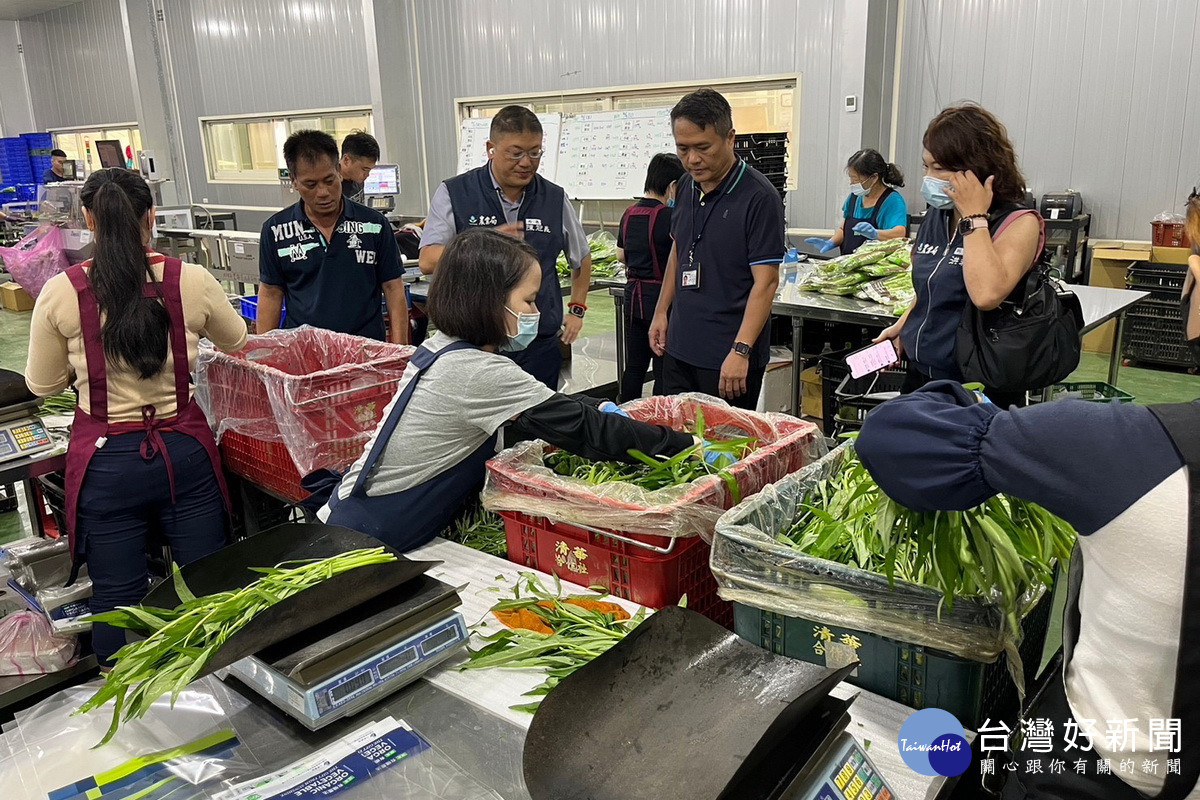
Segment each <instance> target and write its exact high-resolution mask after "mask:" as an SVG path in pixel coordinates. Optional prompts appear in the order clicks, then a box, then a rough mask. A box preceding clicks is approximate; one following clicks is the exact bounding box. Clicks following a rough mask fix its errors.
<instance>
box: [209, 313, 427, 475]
mask: <svg viewBox="0 0 1200 800" xmlns="http://www.w3.org/2000/svg"><path fill="white" fill-rule="evenodd" d="M414 350H415V348H413V347H410V346H407V345H393V344H387V343H386V342H379V341H375V340H374V339H366V338H363V337H361V336H350V335H348V334H344V333H335V332H333V331H327V330H322V329H320V328H313V327H311V326H308V325H302V326H301V327H299V328H292V329H280V330H274V331H271V332H270V333H267V334H263V335H261V336H251V337H250V338H249V341H248V342H247V343H246V347H245V348H244V349H243V350H241V352H238V353H223V352H221V351H220V350H217V349H216V348H214V347H213V346H212V344H211V343H210V342H208V341H201V343H200V352H199V358H198V359H197V361H196V399H197V400H198V401H199V402H200V405H201V407H202V408H203V409H204V413H205V414H207V415H208V421H209V423H210V424H212V425H213V427H214V428H215V429H216V432H217V438H218V440H219V439H220V437H221V436H222V435H223V434H225V433H226V432H228V431H236V432H238V433H240V434H243V435H245V436H249V437H252V438H254V439H257V440H259V441H264V442H279V443H282V444H284V445H285V446H286V447H287V450H288V453H289V454H290V455H291V457H292V460H293V461H294V462H295V464H296V468H297V470H298V471H299V473H300V474H301V475H306V474H308V473H309V472H312V471H313V470H316V469H319V468H322V467H331V468H341V467H346V466H348V465H349V464H350V463H352V462H353V461H354V459H355V458H357V457H358V455H359V454H360V453H361V452H362V448H363V447H364V446H365V444H366V442H367V441H368V440H369V439H370V437H371V433H372V432H373V431H374V430H375V425H376V424H377V423H378V421H379V418H380V417H381V416H382V415H383V410H384V408H385V407H386V406H387V404H388V403H389V402H390V401H391V399H392V396H393V395H394V394H395V393H396V386H397V385H398V384H399V382H400V378H401V376H403V375H404V370H405V368H406V367H407V366H408V359H409V357H410V356H411V355H412V353H413V352H414Z"/></svg>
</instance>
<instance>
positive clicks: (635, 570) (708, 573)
mask: <svg viewBox="0 0 1200 800" xmlns="http://www.w3.org/2000/svg"><path fill="white" fill-rule="evenodd" d="M499 514H500V516H501V517H503V518H504V535H505V539H506V541H507V543H508V560H509V561H512V562H514V563H517V564H524V565H525V566H527V567H532V568H534V569H539V570H541V571H542V572H547V573H550V574H551V575H557V576H558V577H559V578H561V579H562V580H564V581H567V582H569V583H575V584H579V585H580V586H588V587H592V586H598V587H603V588H604V589H605V590H607V591H608V593H609V594H611V595H614V596H616V597H621V598H624V599H626V600H631V601H633V602H635V603H640V604H641V605H644V606H648V607H650V608H662V607H663V606H669V605H674V604H676V603H678V602H679V599H680V598H681V597H683V596H684V595H687V607H688V608H689V609H691V610H693V611H695V612H697V613H699V614H703V615H704V616H705V617H708V618H709V619H711V620H712V621H713V622H716V623H718V624H720V625H724V626H725V627H726V628H729V629H730V630H733V604H732V603H727V602H725V601H724V600H722V599H721V598H720V597H719V596H718V595H717V581H716V579H715V578H714V577H713V574H712V570H710V569H709V567H708V554H709V546H708V543H707V542H705V541H704V540H703V539H701V538H699V537H688V538H680V539H671V538H669V537H666V536H645V535H638V534H630V535H628V536H627V537H626V538H629V539H634V540H636V541H639V542H642V543H643V544H644V545H646V546H639V545H636V544H630V543H629V542H623V541H621V540H620V539H615V538H613V537H611V536H606V535H603V534H599V533H595V532H593V531H588V530H584V529H583V528H578V527H575V526H574V525H567V524H563V523H556V522H551V521H550V520H548V519H545V518H543V517H530V516H527V515H525V514H520V513H517V512H514V511H501V512H499ZM621 535H623V536H624V535H625V534H621ZM672 543H673V546H672ZM650 547H657V548H662V549H667V548H670V552H669V553H661V552H656V551H654V550H652V549H649V548H650Z"/></svg>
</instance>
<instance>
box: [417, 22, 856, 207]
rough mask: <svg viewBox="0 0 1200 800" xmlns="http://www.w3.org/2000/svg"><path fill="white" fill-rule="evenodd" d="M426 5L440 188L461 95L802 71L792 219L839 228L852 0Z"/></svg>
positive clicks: (423, 62) (423, 28)
mask: <svg viewBox="0 0 1200 800" xmlns="http://www.w3.org/2000/svg"><path fill="white" fill-rule="evenodd" d="M415 2H416V8H417V17H418V31H417V33H418V38H417V47H418V49H419V53H420V68H421V76H422V86H421V89H422V94H423V99H424V105H423V108H424V113H425V131H426V137H427V147H428V152H429V165H430V175H431V180H432V181H433V182H434V183H436V182H437V181H439V180H441V179H442V178H444V177H446V176H449V175H451V174H453V171H454V168H455V154H456V146H455V139H456V131H455V116H454V99H455V98H456V97H470V96H487V95H501V94H503V95H521V94H523V93H529V92H544V91H557V90H562V91H565V90H573V89H583V88H590V87H609V86H623V85H636V84H647V83H667V82H677V81H679V82H682V81H688V82H692V81H695V82H702V81H705V80H712V81H718V80H725V79H729V78H741V77H754V76H759V75H777V74H802V76H803V77H802V82H801V86H802V93H803V94H802V108H801V115H800V116H801V122H800V126H801V127H800V131H799V134H798V135H799V140H800V173H799V175H798V179H799V189H798V190H797V191H795V192H792V193H791V194H790V195H789V199H788V208H789V218H790V220H791V221H792V224H801V221H804V222H806V223H809V224H824V223H826V222H828V223H832V221H833V218H834V216H835V209H836V208H837V206H838V205H839V204H840V197H839V196H840V195H841V194H843V188H844V183H845V180H844V176H843V175H842V171H841V165H842V164H844V163H845V159H846V158H847V157H848V156H849V153H848V152H846V153H844V152H842V150H843V149H844V148H843V147H842V146H841V144H840V138H841V122H842V120H841V117H842V115H844V113H845V112H844V111H842V110H841V107H842V94H841V88H842V86H841V75H842V71H843V70H842V53H841V49H840V35H841V27H842V17H841V16H840V15H841V14H843V13H844V10H843V4H842V3H834V2H827V1H826V0H642V1H641V2H636V3H635V2H624V1H623V0H592V2H587V3H576V2H559V1H557V0H436V1H435V0H415ZM863 24H864V25H865V20H864V21H863ZM858 85H860V86H861V75H860V76H859V78H858ZM835 185H836V188H835Z"/></svg>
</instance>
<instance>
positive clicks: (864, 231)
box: [854, 222, 879, 239]
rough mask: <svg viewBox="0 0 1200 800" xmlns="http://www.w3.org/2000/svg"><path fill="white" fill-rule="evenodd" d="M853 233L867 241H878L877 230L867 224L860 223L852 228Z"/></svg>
mask: <svg viewBox="0 0 1200 800" xmlns="http://www.w3.org/2000/svg"><path fill="white" fill-rule="evenodd" d="M854 232H855V233H857V234H858V235H859V236H865V237H866V238H868V239H878V238H879V229H878V228H876V227H875V226H874V225H872V224H871V223H869V222H860V223H858V224H857V225H855V226H854Z"/></svg>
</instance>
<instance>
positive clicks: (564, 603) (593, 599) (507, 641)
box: [462, 572, 646, 714]
mask: <svg viewBox="0 0 1200 800" xmlns="http://www.w3.org/2000/svg"><path fill="white" fill-rule="evenodd" d="M554 583H555V586H554V588H555V590H554V592H549V591H547V590H546V588H545V587H544V586H542V583H541V581H539V580H538V578H537V576H536V575H534V574H533V573H530V572H522V573H521V576H520V579H519V580H518V581H517V584H516V586H515V587H514V588H513V591H512V596H511V598H508V599H505V600H501V601H500V602H499V603H496V605H494V606H492V609H491V610H492V615H491V616H490V617H489V620H493V619H505V620H509V622H508V623H506V624H505V625H504V626H503V627H501V629H500V630H498V631H497V632H496V633H493V634H490V635H487V636H482V639H483V641H484V642H485V643H486V644H485V645H484V646H483V647H481V648H479V649H478V650H470V651H469V652H470V657H469V658H468V660H467V663H466V664H464V665H463V667H462V668H463V669H464V670H466V669H490V668H495V667H500V668H505V669H515V668H524V669H543V670H545V672H546V680H545V681H543V682H542V683H541V684H539V685H538V686H536V687H535V688H533V689H532V690H530V691H528V692H526V693H525V696H526V697H544V696H546V695H547V694H549V693H550V691H551V690H552V689H553V688H554V687H555V686H557V685H558V684H559V682H560V681H562V679H563V678H565V677H567V676H568V675H570V674H571V673H572V672H574V671H575V670H577V669H579V668H580V667H582V666H583V665H585V664H587V663H589V662H590V661H591V660H592V659H594V658H596V657H597V656H599V655H601V654H603V653H605V652H606V651H608V649H609V648H611V647H612V646H613V645H615V644H616V643H617V642H619V641H621V640H622V639H623V638H625V635H626V634H628V633H629V632H630V631H631V630H633V629H634V628H636V627H637V626H638V625H640V624H641V623H642V620H644V619H645V618H646V609H645V608H642V609H639V610H638V612H637V613H636V614H635V615H633V616H632V617H629V615H628V614H625V613H624V612H623V611H622V612H621V613H614V611H615V610H616V609H619V606H613V605H612V604H608V603H603V602H599V601H602V600H603V598H604V597H605V596H606V595H600V596H595V595H586V596H584V595H567V596H564V595H563V594H562V584H561V583H560V582H559V581H558V579H557V578H556V579H555V582H554ZM609 606H612V610H607V609H608V607H609ZM488 624H489V621H485V622H483V623H481V624H480V625H479V626H477V627H476V629H475V630H476V632H477V633H478V632H479V629H480V628H486V627H487V625H488ZM546 631H549V632H548V633H547V632H546ZM540 704H541V701H540V700H538V701H536V702H532V703H525V704H522V705H515V706H512V709H513V710H514V711H525V712H528V713H530V714H532V713H534V712H535V711H537V708H538V706H539V705H540Z"/></svg>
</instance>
